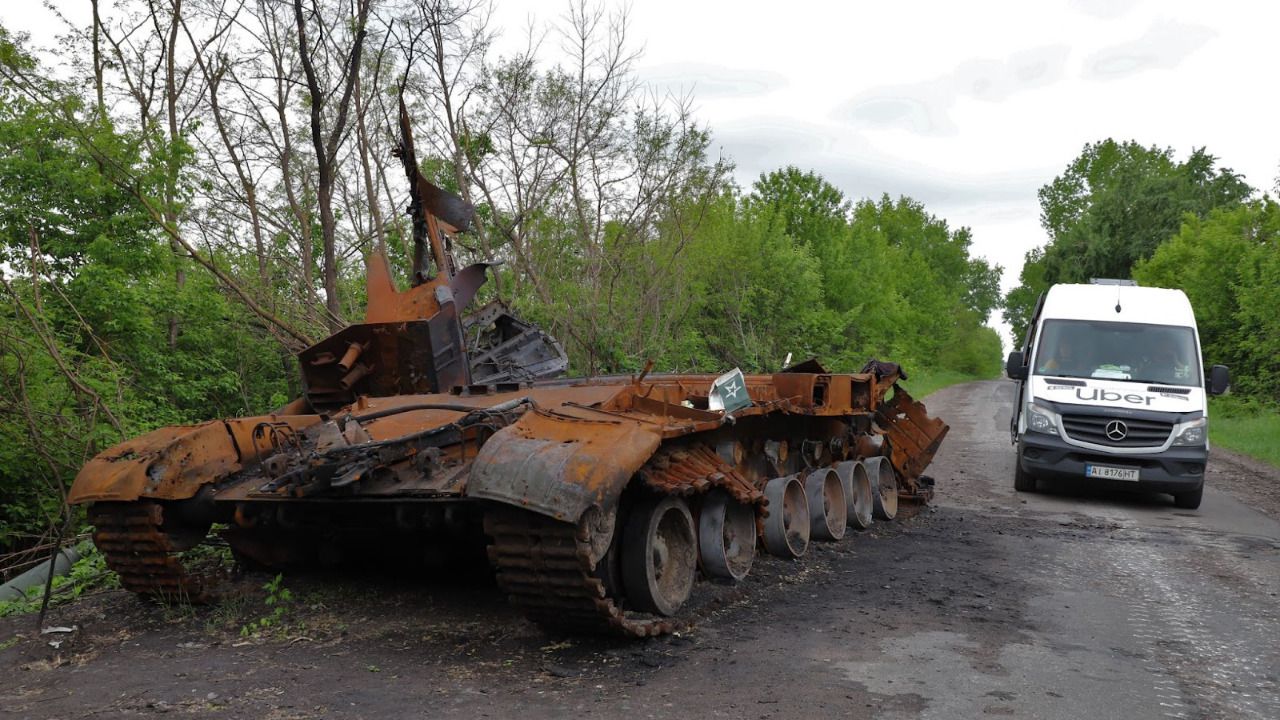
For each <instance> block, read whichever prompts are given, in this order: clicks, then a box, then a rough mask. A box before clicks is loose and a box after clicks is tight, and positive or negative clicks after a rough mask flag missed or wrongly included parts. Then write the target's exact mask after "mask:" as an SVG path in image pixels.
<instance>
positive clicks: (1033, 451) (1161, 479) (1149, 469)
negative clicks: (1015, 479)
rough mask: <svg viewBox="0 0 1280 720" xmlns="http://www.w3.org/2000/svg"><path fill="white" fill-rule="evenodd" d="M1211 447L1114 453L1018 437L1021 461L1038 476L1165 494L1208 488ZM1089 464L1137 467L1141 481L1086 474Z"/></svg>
mask: <svg viewBox="0 0 1280 720" xmlns="http://www.w3.org/2000/svg"><path fill="white" fill-rule="evenodd" d="M1208 459H1209V449H1208V447H1206V446H1204V445H1200V446H1193V447H1176V446H1175V447H1170V448H1169V449H1168V450H1165V451H1164V452H1159V453H1149V454H1134V455H1110V454H1107V453H1100V452H1095V451H1092V450H1087V449H1085V448H1081V447H1076V446H1075V445H1070V444H1068V443H1067V442H1066V441H1065V440H1063V439H1062V438H1061V437H1058V436H1057V435H1045V434H1042V433H1033V432H1028V433H1023V435H1022V437H1021V438H1019V439H1018V462H1019V463H1020V464H1021V466H1022V470H1023V472H1026V473H1028V474H1030V475H1032V476H1034V477H1037V478H1046V479H1055V480H1069V481H1071V482H1075V483H1079V484H1081V485H1088V486H1096V487H1107V488H1131V489H1134V490H1146V491H1150V492H1163V493H1173V494H1177V493H1185V492H1194V491H1195V490H1198V489H1200V488H1201V487H1204V468H1205V463H1206V462H1207V461H1208ZM1086 465H1105V466H1107V467H1118V468H1137V469H1138V480H1136V481H1132V480H1107V479H1102V478H1093V477H1086V476H1085V466H1086Z"/></svg>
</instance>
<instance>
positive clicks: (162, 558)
mask: <svg viewBox="0 0 1280 720" xmlns="http://www.w3.org/2000/svg"><path fill="white" fill-rule="evenodd" d="M89 522H90V523H92V524H93V526H94V527H93V544H94V545H96V546H97V547H98V550H100V551H101V552H102V554H103V556H104V557H105V559H106V561H107V567H109V568H111V569H112V570H113V571H115V573H116V574H117V575H119V576H120V585H121V586H122V587H123V588H124V589H126V590H128V591H130V592H134V593H138V594H140V595H149V596H152V597H155V598H157V599H159V600H162V601H173V602H186V603H203V602H208V601H209V600H210V599H212V598H213V597H214V593H213V592H212V589H213V585H214V583H212V582H210V578H207V577H204V576H201V575H196V574H193V573H190V572H188V570H187V569H186V567H184V565H183V564H182V560H181V558H180V557H179V555H178V553H179V552H180V550H181V548H179V547H177V546H175V544H174V541H173V537H172V536H171V535H170V534H169V533H167V532H165V531H164V530H163V529H162V527H163V524H164V508H163V506H161V505H160V504H159V503H155V502H147V501H140V502H127V503H95V504H94V505H93V506H92V507H90V508H89Z"/></svg>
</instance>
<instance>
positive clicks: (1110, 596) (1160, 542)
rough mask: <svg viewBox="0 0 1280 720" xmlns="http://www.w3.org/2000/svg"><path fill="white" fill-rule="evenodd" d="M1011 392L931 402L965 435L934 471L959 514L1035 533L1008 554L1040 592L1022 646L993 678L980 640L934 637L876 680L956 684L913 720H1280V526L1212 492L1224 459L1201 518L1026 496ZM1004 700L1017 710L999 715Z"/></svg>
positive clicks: (898, 653) (927, 688)
mask: <svg viewBox="0 0 1280 720" xmlns="http://www.w3.org/2000/svg"><path fill="white" fill-rule="evenodd" d="M1013 389H1014V386H1013V384H1012V383H1008V382H986V383H974V384H970V385H964V386H958V387H954V388H950V389H948V390H945V391H943V392H940V393H938V394H936V395H935V396H934V397H932V398H931V399H930V411H931V412H934V413H938V414H940V415H942V416H943V417H944V418H946V419H947V421H948V422H949V423H950V424H951V426H952V431H951V435H950V437H949V439H948V441H947V444H946V447H945V448H944V449H943V451H942V452H941V453H940V455H939V457H938V459H937V461H936V463H935V465H934V467H933V468H932V469H931V470H932V472H933V473H934V474H935V475H936V476H937V477H938V478H939V485H940V487H941V488H942V489H941V491H940V499H939V503H938V505H939V506H940V507H941V508H942V509H944V510H945V511H950V512H963V513H966V514H967V515H968V516H970V517H973V518H974V520H975V522H976V523H977V524H981V523H983V522H984V518H992V517H995V516H1010V517H1013V518H1017V519H1018V520H1020V521H1022V527H1023V528H1024V532H1023V533H1020V535H1021V536H1020V537H1019V539H1018V541H1017V542H1015V543H1010V544H1008V545H1006V546H1004V547H1002V548H1001V553H1000V554H1001V556H1002V557H1001V558H1000V561H1001V562H1002V563H1003V564H1004V565H1006V566H1008V567H1009V568H1010V569H1011V570H1016V571H1018V572H1020V573H1022V574H1023V578H1024V580H1025V583H1026V586H1025V587H1024V588H1023V591H1024V594H1023V597H1022V598H1021V602H1020V604H1019V608H1018V611H1019V612H1018V617H1016V618H1014V619H1013V620H1015V622H1014V625H1015V627H1016V628H1017V630H1018V631H1019V632H1020V633H1021V635H1022V637H1020V638H1018V639H1017V640H1015V641H1014V642H1010V643H1007V644H1005V645H1004V646H1002V647H1000V648H999V649H998V651H997V652H996V657H997V659H996V667H994V668H981V667H975V666H974V665H973V664H970V663H966V662H964V661H963V656H964V651H963V648H965V647H966V646H967V645H968V644H969V643H971V642H972V640H971V638H970V637H967V633H957V634H949V635H945V636H937V635H933V634H930V633H928V632H926V633H922V634H912V635H910V636H907V637H902V638H897V639H895V640H894V641H892V642H890V643H888V644H887V645H884V646H882V647H881V648H880V649H881V650H882V652H883V654H884V655H887V656H888V657H887V658H884V659H881V660H872V661H871V663H870V664H869V665H864V666H863V667H867V668H868V669H870V668H877V669H885V670H887V669H891V668H897V669H900V670H902V671H904V672H912V671H914V672H915V673H916V674H918V673H919V670H920V669H921V668H912V669H911V670H908V668H909V667H910V666H911V665H912V664H913V662H920V661H923V662H924V664H925V667H929V666H935V667H938V669H939V670H941V671H942V672H940V673H935V674H934V677H938V676H944V677H945V678H946V679H945V680H943V681H940V682H939V681H930V680H927V679H926V680H925V682H924V685H923V687H922V688H921V689H920V691H919V692H920V694H921V695H922V696H923V697H925V698H926V701H927V703H928V706H927V707H926V708H924V709H923V710H922V711H921V712H920V713H919V714H918V715H915V716H913V715H905V717H976V716H978V715H981V714H983V713H991V712H993V711H996V712H999V713H1003V714H1012V715H1013V716H1016V717H1044V718H1068V717H1071V718H1074V717H1080V716H1082V715H1083V716H1092V717H1124V718H1168V717H1179V718H1181V717H1213V718H1219V717H1220V718H1280V596H1278V593H1280V522H1277V519H1276V518H1275V517H1269V516H1267V515H1265V514H1263V513H1261V512H1259V511H1257V510H1255V509H1253V508H1251V507H1248V506H1246V505H1244V504H1242V503H1241V502H1240V501H1238V500H1237V499H1235V498H1234V497H1232V496H1231V495H1229V494H1227V493H1225V492H1223V491H1221V490H1219V489H1217V488H1216V487H1214V482H1215V480H1216V479H1219V476H1220V475H1221V474H1222V473H1223V472H1229V471H1230V470H1224V469H1223V468H1221V467H1220V466H1221V465H1223V463H1222V462H1221V461H1220V462H1218V463H1214V462H1213V461H1212V460H1211V469H1210V476H1209V487H1208V488H1207V489H1206V492H1205V497H1204V502H1203V504H1202V505H1201V508H1200V509H1199V510H1196V511H1182V510H1177V509H1175V508H1173V507H1172V505H1171V502H1170V498H1169V497H1168V496H1163V495H1156V494H1150V495H1137V496H1131V495H1124V494H1114V493H1099V492H1096V491H1095V492H1090V491H1087V490H1081V489H1079V488H1073V487H1062V486H1060V485H1059V486H1050V487H1048V488H1046V487H1045V483H1043V482H1042V483H1041V489H1042V491H1044V490H1047V492H1040V493H1036V494H1026V493H1016V492H1015V491H1014V490H1013V487H1012V477H1013V462H1014V460H1013V454H1012V452H1011V448H1010V445H1009V438H1008V430H1007V428H1008V423H1009V408H1010V398H1011V396H1012V393H1013ZM1275 480H1276V478H1275V477H1274V476H1273V477H1271V478H1270V481H1272V482H1275ZM1062 529H1068V530H1069V532H1066V533H1064V532H1062ZM926 658H927V659H926ZM876 674H881V675H882V674H883V673H876ZM925 675H926V677H927V676H928V673H927V672H926V673H925ZM867 682H868V686H869V687H871V688H876V687H877V686H878V685H879V691H880V692H885V691H887V690H888V688H886V687H885V686H884V685H881V684H880V683H878V682H877V680H874V679H871V680H868V681H867ZM993 690H994V691H996V692H998V693H1001V694H1002V695H1005V696H1009V697H1006V698H1005V699H1003V700H1002V701H1001V702H1000V703H999V704H998V705H996V706H992V705H991V704H990V703H989V700H990V698H991V697H992V695H991V691H993Z"/></svg>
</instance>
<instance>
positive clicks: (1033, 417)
mask: <svg viewBox="0 0 1280 720" xmlns="http://www.w3.org/2000/svg"><path fill="white" fill-rule="evenodd" d="M1027 431H1028V432H1038V433H1044V434H1046V435H1057V434H1058V413H1056V412H1054V411H1052V410H1050V409H1049V408H1044V407H1040V406H1039V405H1027Z"/></svg>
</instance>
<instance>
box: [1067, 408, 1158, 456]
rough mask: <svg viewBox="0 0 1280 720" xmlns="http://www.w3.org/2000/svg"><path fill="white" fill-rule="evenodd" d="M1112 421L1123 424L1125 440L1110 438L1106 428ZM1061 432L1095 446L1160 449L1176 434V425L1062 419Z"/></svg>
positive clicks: (1078, 417) (1099, 418)
mask: <svg viewBox="0 0 1280 720" xmlns="http://www.w3.org/2000/svg"><path fill="white" fill-rule="evenodd" d="M1113 421H1118V422H1121V423H1124V430H1125V435H1124V438H1123V439H1120V440H1115V439H1112V438H1111V437H1108V436H1107V426H1108V425H1109V424H1110V423H1111V422H1113ZM1062 429H1063V430H1065V431H1066V433H1067V437H1069V438H1071V439H1072V440H1079V441H1080V442H1087V443H1093V444H1094V445H1106V446H1109V447H1125V448H1130V447H1131V448H1139V447H1160V446H1161V445H1164V443H1165V441H1166V440H1168V439H1169V433H1171V432H1173V423H1167V422H1160V421H1158V420H1138V419H1136V418H1117V417H1107V416H1105V415H1063V416H1062Z"/></svg>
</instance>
